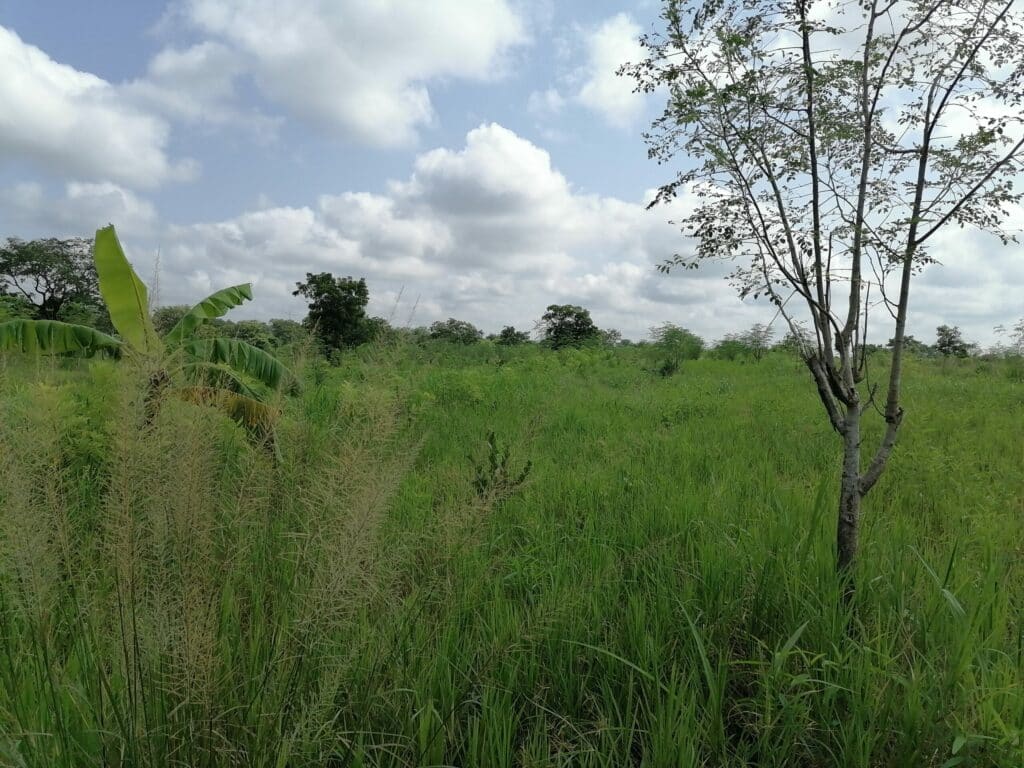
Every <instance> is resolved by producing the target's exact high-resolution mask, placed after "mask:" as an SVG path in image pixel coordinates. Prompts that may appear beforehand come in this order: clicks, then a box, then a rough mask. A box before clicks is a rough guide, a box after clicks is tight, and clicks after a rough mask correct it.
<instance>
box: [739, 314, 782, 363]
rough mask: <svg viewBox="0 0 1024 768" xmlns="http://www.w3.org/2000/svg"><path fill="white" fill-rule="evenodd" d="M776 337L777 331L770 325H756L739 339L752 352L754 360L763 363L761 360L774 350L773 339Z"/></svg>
mask: <svg viewBox="0 0 1024 768" xmlns="http://www.w3.org/2000/svg"><path fill="white" fill-rule="evenodd" d="M774 336H775V331H773V330H772V327H771V326H770V325H764V324H763V323H755V324H754V325H752V326H750V328H749V329H748V330H746V331H744V332H743V333H741V334H740V336H739V338H740V341H742V342H743V343H744V344H745V345H746V346H747V348H748V349H749V350H750V354H751V355H752V356H753V357H754V360H756V361H758V362H761V359H762V358H763V357H764V356H765V355H766V354H768V350H769V349H771V348H772V338H773V337H774Z"/></svg>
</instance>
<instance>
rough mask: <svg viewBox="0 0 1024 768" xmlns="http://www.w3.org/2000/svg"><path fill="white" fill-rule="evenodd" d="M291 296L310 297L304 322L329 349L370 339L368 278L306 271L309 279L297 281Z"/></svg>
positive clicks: (340, 347) (357, 343) (350, 345)
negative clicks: (367, 320)
mask: <svg viewBox="0 0 1024 768" xmlns="http://www.w3.org/2000/svg"><path fill="white" fill-rule="evenodd" d="M292 295H293V296H304V297H305V298H306V299H308V300H309V314H308V315H306V319H305V320H303V325H305V326H306V327H307V328H309V329H310V330H311V331H313V332H314V333H315V334H316V336H317V338H319V339H320V341H321V342H322V343H323V345H324V346H325V347H326V348H327V349H343V348H345V347H355V346H358V345H359V344H362V343H363V342H364V341H366V340H367V338H368V329H367V326H366V305H367V304H368V303H369V301H370V291H369V289H368V288H367V287H366V280H365V279H363V278H359V279H358V280H356V279H355V278H354V277H335V276H334V275H332V274H330V273H329V272H321V273H319V274H313V273H311V272H307V273H306V281H305V282H304V283H296V284H295V291H293V292H292Z"/></svg>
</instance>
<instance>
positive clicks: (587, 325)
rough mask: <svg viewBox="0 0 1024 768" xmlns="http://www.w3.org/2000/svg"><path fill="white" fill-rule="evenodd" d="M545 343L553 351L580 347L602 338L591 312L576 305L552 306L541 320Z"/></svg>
mask: <svg viewBox="0 0 1024 768" xmlns="http://www.w3.org/2000/svg"><path fill="white" fill-rule="evenodd" d="M540 329H541V332H542V333H543V340H544V343H545V344H547V345H548V346H549V347H551V348H552V349H561V348H562V347H579V346H582V345H583V344H585V343H586V342H588V341H593V340H596V339H598V338H600V335H601V330H600V329H599V328H598V327H597V326H596V325H594V321H593V320H591V319H590V311H589V310H586V309H583V307H578V306H576V305H575V304H551V305H549V306H548V309H547V312H545V313H544V314H543V316H542V317H541V319H540Z"/></svg>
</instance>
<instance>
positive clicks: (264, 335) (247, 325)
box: [218, 320, 277, 351]
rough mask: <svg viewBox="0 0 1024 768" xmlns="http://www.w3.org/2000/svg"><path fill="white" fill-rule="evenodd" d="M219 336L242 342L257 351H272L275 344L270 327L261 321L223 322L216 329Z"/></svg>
mask: <svg viewBox="0 0 1024 768" xmlns="http://www.w3.org/2000/svg"><path fill="white" fill-rule="evenodd" d="M218 333H219V335H221V336H226V337H228V338H231V339H238V340H239V341H244V342H245V343H246V344H251V345H252V346H254V347H256V348H257V349H263V350H268V351H269V350H273V349H274V348H275V347H276V346H277V344H276V343H275V340H274V335H273V333H271V331H270V326H269V325H268V324H267V323H264V322H263V321H262V320H236V321H235V322H224V323H223V326H222V327H221V328H218Z"/></svg>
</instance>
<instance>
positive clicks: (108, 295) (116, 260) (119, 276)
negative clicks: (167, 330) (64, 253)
mask: <svg viewBox="0 0 1024 768" xmlns="http://www.w3.org/2000/svg"><path fill="white" fill-rule="evenodd" d="M93 258H94V259H95V261H96V272H97V273H98V274H99V278H100V293H101V294H103V300H104V301H105V302H106V303H107V311H108V312H110V320H111V322H112V323H113V324H114V328H115V329H117V332H118V334H120V336H121V338H122V339H124V340H125V342H127V343H128V345H129V346H131V347H133V348H134V349H136V350H138V351H139V352H142V353H143V354H155V353H156V352H158V351H159V350H160V349H161V348H162V345H161V342H160V338H159V337H158V336H157V335H156V331H155V330H154V329H153V322H152V320H150V317H149V295H148V293H147V291H146V285H145V283H143V282H142V281H141V280H140V279H139V276H138V275H136V274H135V270H134V269H132V265H131V264H129V263H128V259H126V258H125V255H124V250H122V248H121V243H120V242H119V241H118V239H117V233H116V232H115V231H114V227H113V226H112V225H111V226H107V227H104V228H103V229H98V230H96V244H95V246H94V249H93Z"/></svg>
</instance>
